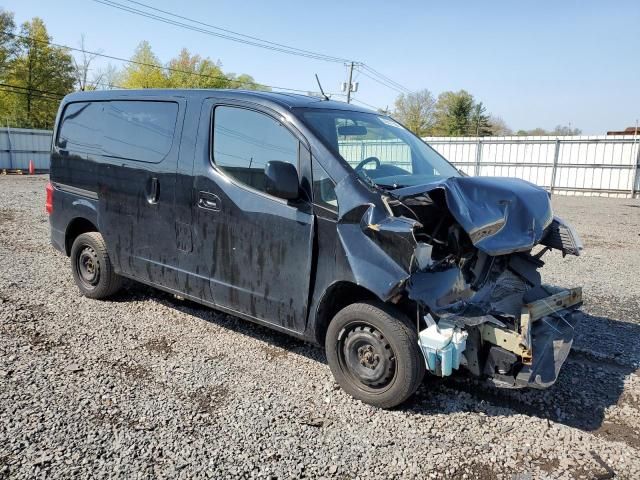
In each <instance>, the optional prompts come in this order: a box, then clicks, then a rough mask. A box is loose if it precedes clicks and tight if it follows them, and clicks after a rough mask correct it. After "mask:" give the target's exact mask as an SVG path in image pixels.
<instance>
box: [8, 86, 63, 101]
mask: <svg viewBox="0 0 640 480" xmlns="http://www.w3.org/2000/svg"><path fill="white" fill-rule="evenodd" d="M0 87H10V88H16V89H19V90H28V91H30V92H37V93H40V94H47V95H54V96H56V97H59V98H62V97H64V96H65V94H64V93H57V92H51V91H49V90H39V89H37V88H33V87H21V86H19V85H11V84H9V83H0ZM16 93H20V92H16Z"/></svg>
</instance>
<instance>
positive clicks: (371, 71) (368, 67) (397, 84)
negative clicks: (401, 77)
mask: <svg viewBox="0 0 640 480" xmlns="http://www.w3.org/2000/svg"><path fill="white" fill-rule="evenodd" d="M362 66H363V67H364V68H365V69H366V70H368V71H369V72H370V73H372V74H374V75H375V76H377V77H379V78H381V79H383V80H386V81H387V82H388V83H390V84H392V85H395V86H396V87H398V88H399V89H401V90H405V91H406V92H407V93H412V92H411V89H409V88H407V87H405V86H404V85H402V84H400V83H398V82H396V81H395V80H392V79H391V78H389V77H387V76H385V75H383V74H382V73H380V72H378V71H377V70H375V69H374V68H372V67H370V66H369V65H367V64H364V63H363V64H362Z"/></svg>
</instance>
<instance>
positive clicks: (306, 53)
mask: <svg viewBox="0 0 640 480" xmlns="http://www.w3.org/2000/svg"><path fill="white" fill-rule="evenodd" d="M93 1H94V2H96V3H100V4H102V5H106V6H109V7H112V8H116V9H118V10H122V11H125V12H128V13H132V14H134V15H139V16H142V17H146V18H150V19H152V20H157V21H160V22H163V23H166V24H169V25H174V26H178V27H182V28H185V29H187V30H191V31H195V32H199V33H204V34H206V35H212V36H215V37H219V38H223V39H226V40H231V41H234V42H239V43H242V44H246V45H251V46H255V47H259V48H264V49H267V50H274V51H278V52H282V53H287V54H290V55H297V56H301V57H306V58H312V59H315V60H322V61H327V62H336V63H338V62H339V63H352V62H353V63H357V64H359V65H361V66H363V67H364V68H365V69H367V70H368V71H369V73H370V74H371V75H374V76H376V77H378V78H379V79H380V80H381V81H379V82H378V83H381V84H382V85H384V86H386V87H388V88H391V89H392V90H396V91H398V92H399V93H411V90H410V89H408V88H406V87H405V86H403V85H402V84H400V83H398V82H396V81H395V80H392V79H391V78H389V77H387V76H385V75H383V74H382V73H380V72H378V71H377V70H375V69H374V68H372V67H369V66H368V65H366V64H364V63H360V62H354V61H353V60H348V59H345V58H340V57H335V56H331V55H326V54H323V53H318V52H313V51H311V50H304V49H300V48H297V47H292V46H290V45H286V44H283V43H276V42H271V41H269V40H265V39H262V38H258V37H254V36H251V35H245V34H243V33H239V32H235V31H233V30H229V29H225V28H222V27H218V26H216V25H212V24H209V23H205V22H202V21H199V20H195V19H193V18H189V17H186V16H183V15H179V14H177V13H173V12H169V11H167V10H162V9H160V8H156V7H153V6H151V5H147V4H146V3H142V2H139V1H136V0H125V1H127V2H129V3H133V4H135V5H139V6H141V7H143V8H146V9H147V10H151V11H155V12H160V13H162V14H164V15H168V16H170V17H174V18H179V19H181V20H186V21H187V22H191V23H194V24H197V25H203V26H206V27H208V28H212V29H215V30H219V31H222V32H225V33H218V32H213V31H211V30H207V29H204V28H200V27H196V26H194V25H189V24H187V23H183V22H179V21H176V20H173V19H171V18H167V17H164V16H161V15H157V14H155V13H151V12H148V11H144V10H140V9H137V8H133V7H130V6H128V5H124V4H122V3H118V2H116V1H114V0H93ZM238 37H242V38H238ZM369 78H371V77H369ZM376 81H377V80H376Z"/></svg>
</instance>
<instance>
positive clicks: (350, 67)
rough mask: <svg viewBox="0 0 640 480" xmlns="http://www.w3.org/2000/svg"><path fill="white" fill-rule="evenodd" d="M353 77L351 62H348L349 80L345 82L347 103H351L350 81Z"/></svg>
mask: <svg viewBox="0 0 640 480" xmlns="http://www.w3.org/2000/svg"><path fill="white" fill-rule="evenodd" d="M352 79H353V62H351V63H350V64H349V81H348V82H347V103H351V81H352Z"/></svg>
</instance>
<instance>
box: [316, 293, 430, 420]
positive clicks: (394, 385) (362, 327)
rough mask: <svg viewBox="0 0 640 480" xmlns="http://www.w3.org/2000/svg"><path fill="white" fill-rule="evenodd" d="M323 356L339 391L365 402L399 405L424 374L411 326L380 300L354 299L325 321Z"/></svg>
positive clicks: (421, 359) (379, 404)
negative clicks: (341, 389) (327, 323)
mask: <svg viewBox="0 0 640 480" xmlns="http://www.w3.org/2000/svg"><path fill="white" fill-rule="evenodd" d="M325 347H326V352H327V360H328V362H329V367H330V368H331V371H332V372H333V375H334V377H335V378H336V380H337V382H338V383H339V384H340V386H341V387H342V388H343V390H344V391H346V392H347V393H349V394H350V395H352V396H353V397H355V398H357V399H359V400H362V401H363V402H365V403H369V404H371V405H374V406H377V407H381V408H390V407H395V406H396V405H399V404H401V403H402V402H404V401H405V400H406V399H407V398H409V397H410V396H411V395H412V394H413V393H414V392H415V391H416V389H417V388H418V386H419V385H420V382H422V379H423V377H424V373H425V366H424V358H423V357H422V353H421V352H420V349H419V347H418V337H417V332H416V328H415V326H413V325H412V324H411V322H410V321H409V320H408V319H407V317H406V316H405V315H403V314H402V313H401V312H399V311H397V310H396V309H394V308H392V307H390V306H389V305H386V304H383V303H379V302H376V303H354V304H352V305H349V306H347V307H345V308H344V309H342V310H340V312H338V314H337V315H336V316H335V317H334V319H333V320H332V321H331V323H330V324H329V328H328V330H327V337H326V340H325Z"/></svg>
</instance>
